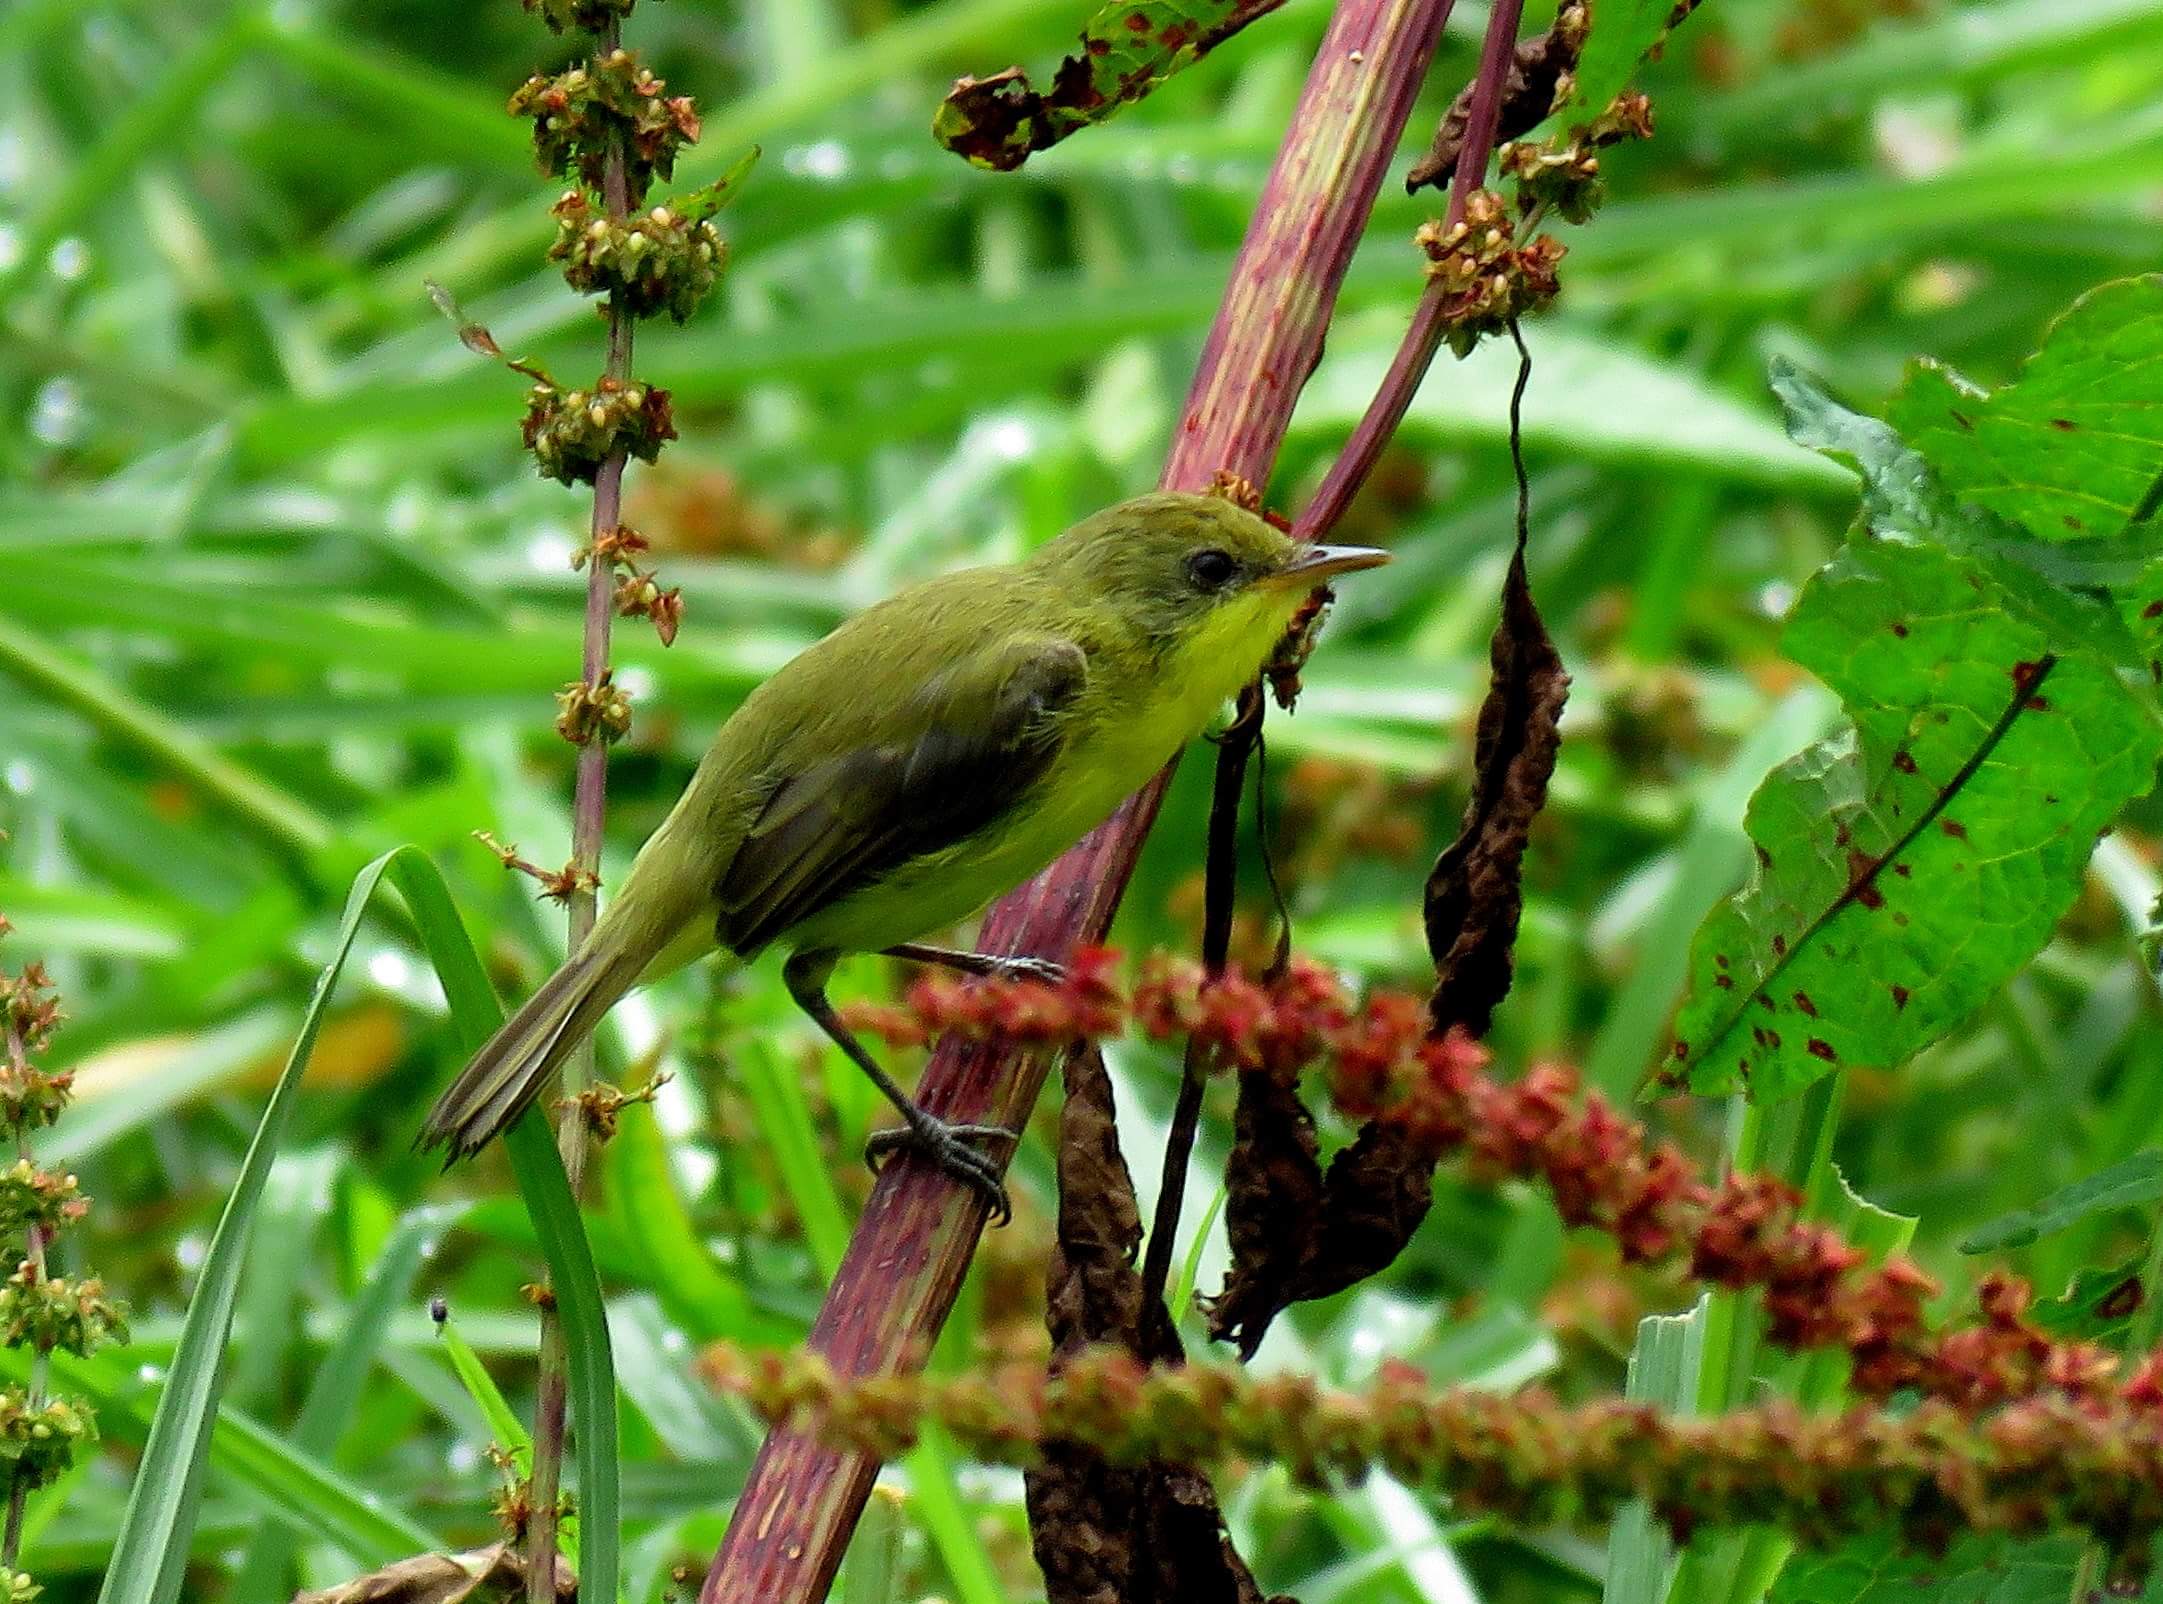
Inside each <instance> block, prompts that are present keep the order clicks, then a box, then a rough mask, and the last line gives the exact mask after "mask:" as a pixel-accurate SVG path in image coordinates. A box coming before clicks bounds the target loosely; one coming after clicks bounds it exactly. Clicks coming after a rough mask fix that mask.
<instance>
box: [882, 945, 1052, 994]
mask: <svg viewBox="0 0 2163 1604" xmlns="http://www.w3.org/2000/svg"><path fill="white" fill-rule="evenodd" d="M884 953H885V956H887V957H889V958H905V959H907V960H908V961H909V962H910V963H913V964H937V965H938V966H939V967H940V968H941V969H954V970H959V971H960V972H961V973H962V974H965V975H976V976H978V977H979V978H982V979H986V980H1041V981H1043V982H1044V983H1045V984H1046V985H1047V986H1056V985H1058V984H1059V982H1060V981H1062V980H1064V979H1066V965H1065V964H1062V963H1057V962H1054V961H1053V960H1052V959H1050V958H1008V957H1002V956H1001V955H999V954H997V953H990V952H957V951H956V950H955V949H953V948H952V947H927V946H925V945H924V944H923V943H922V942H920V941H904V942H902V943H901V944H900V945H899V946H894V947H887V948H885V949H884Z"/></svg>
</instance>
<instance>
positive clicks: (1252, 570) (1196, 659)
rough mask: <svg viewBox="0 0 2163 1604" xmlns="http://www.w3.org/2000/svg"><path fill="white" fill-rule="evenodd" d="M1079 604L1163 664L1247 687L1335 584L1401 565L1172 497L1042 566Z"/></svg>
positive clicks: (1078, 530)
mask: <svg viewBox="0 0 2163 1604" xmlns="http://www.w3.org/2000/svg"><path fill="white" fill-rule="evenodd" d="M1037 560H1038V562H1039V563H1041V564H1042V565H1043V566H1044V568H1045V569H1046V570H1047V571H1048V572H1049V573H1050V574H1051V576H1052V577H1053V580H1054V582H1055V583H1057V584H1058V585H1059V586H1060V587H1061V589H1062V590H1063V591H1065V592H1066V593H1067V594H1068V595H1070V596H1073V597H1075V598H1077V599H1080V600H1084V601H1086V603H1088V604H1089V605H1091V606H1093V607H1095V608H1098V609H1101V610H1103V611H1104V612H1105V613H1107V614H1116V615H1117V616H1118V618H1119V619H1120V621H1121V622H1122V623H1123V624H1124V625H1126V626H1127V627H1128V628H1130V629H1132V630H1134V631H1135V632H1136V633H1138V634H1139V635H1141V636H1142V637H1143V638H1144V639H1146V640H1147V641H1148V642H1149V643H1150V644H1151V646H1152V647H1153V648H1154V649H1155V652H1156V654H1157V655H1158V656H1159V658H1160V659H1172V658H1184V659H1187V660H1188V662H1189V663H1190V664H1192V665H1195V666H1200V665H1201V664H1203V663H1209V664H1211V665H1212V666H1215V665H1217V664H1219V663H1220V662H1221V665H1222V667H1223V669H1224V672H1225V677H1226V678H1227V679H1228V681H1229V682H1230V683H1233V684H1235V685H1237V684H1244V683H1245V682H1246V680H1248V679H1250V678H1252V677H1253V675H1254V674H1255V672H1256V671H1257V670H1259V669H1260V667H1261V665H1262V663H1263V662H1264V661H1265V660H1266V659H1267V658H1268V656H1269V654H1270V652H1271V651H1272V650H1274V649H1275V647H1276V644H1277V642H1278V640H1280V639H1281V638H1282V637H1283V635H1284V632H1285V630H1286V628H1287V627H1289V625H1290V624H1291V621H1292V615H1293V614H1295V613H1296V612H1298V611H1299V607H1300V604H1301V603H1302V602H1304V601H1305V600H1306V599H1307V597H1308V596H1309V595H1310V594H1311V593H1312V592H1313V591H1314V589H1315V588H1316V587H1317V586H1319V585H1323V584H1326V583H1328V581H1329V580H1330V578H1331V577H1332V576H1333V575H1336V574H1341V573H1348V572H1350V571H1351V570H1353V569H1356V568H1373V567H1375V566H1377V565H1378V564H1381V563H1386V562H1388V561H1389V553H1388V552H1386V551H1379V550H1376V549H1374V548H1372V547H1368V546H1317V545H1307V544H1303V543H1300V542H1297V541H1294V540H1293V539H1292V537H1291V536H1289V535H1287V534H1285V533H1284V532H1283V531H1282V530H1280V529H1277V528H1275V527H1274V526H1273V525H1271V524H1269V523H1267V522H1265V521H1264V520H1263V519H1261V518H1259V517H1257V516H1256V515H1255V514H1253V513H1251V512H1249V511H1247V510H1246V509H1245V508H1244V507H1241V506H1238V505H1236V504H1234V503H1232V502H1230V501H1227V500H1225V499H1224V498H1223V497H1222V496H1200V495H1185V494H1179V493H1175V492H1171V491H1160V492H1158V493H1156V494H1153V495H1147V496H1137V497H1135V498H1134V499H1133V500H1132V501H1123V502H1121V503H1119V505H1117V506H1116V507H1108V508H1106V509H1105V510H1104V511H1102V512H1100V513H1098V514H1096V515H1095V516H1094V517H1091V518H1086V519H1084V520H1082V522H1080V523H1078V524H1076V525H1075V526H1074V527H1073V528H1072V529H1069V530H1068V531H1067V532H1066V533H1065V534H1063V535H1061V536H1060V537H1059V538H1058V539H1057V540H1055V541H1053V542H1052V543H1051V544H1050V545H1048V546H1046V547H1045V548H1044V549H1043V550H1042V551H1041V552H1040V553H1039V554H1038V558H1037Z"/></svg>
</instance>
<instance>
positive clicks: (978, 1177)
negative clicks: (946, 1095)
mask: <svg viewBox="0 0 2163 1604" xmlns="http://www.w3.org/2000/svg"><path fill="white" fill-rule="evenodd" d="M904 1117H905V1118H907V1120H908V1122H907V1123H906V1124H904V1125H902V1126H900V1127H899V1128H897V1129H894V1130H886V1131H877V1132H874V1133H873V1135H872V1137H871V1139H870V1140H869V1141H867V1142H866V1143H864V1162H865V1163H867V1164H869V1165H870V1166H871V1171H872V1173H873V1174H874V1175H876V1174H877V1173H878V1172H879V1165H880V1161H881V1160H883V1159H885V1158H887V1157H888V1156H889V1155H891V1154H894V1153H897V1152H898V1153H914V1154H916V1155H918V1156H919V1157H921V1158H922V1159H924V1160H925V1161H926V1162H927V1163H930V1164H933V1165H936V1166H937V1167H938V1169H939V1170H940V1171H941V1172H942V1173H944V1174H946V1175H950V1176H952V1177H953V1178H954V1179H955V1180H957V1181H959V1182H961V1183H962V1184H963V1185H964V1186H969V1187H973V1188H975V1189H976V1190H977V1191H979V1192H981V1193H983V1194H984V1196H985V1198H986V1199H987V1200H988V1201H989V1202H990V1204H991V1223H992V1224H994V1225H1004V1224H1006V1223H1007V1221H1009V1220H1011V1219H1012V1218H1013V1217H1014V1205H1013V1203H1012V1202H1011V1201H1010V1200H1009V1199H1008V1197H1007V1195H1006V1183H1005V1181H1004V1180H1002V1179H1001V1177H1000V1170H999V1164H998V1161H997V1160H996V1159H994V1158H993V1157H992V1156H991V1155H990V1154H989V1153H985V1152H983V1151H981V1150H979V1149H977V1148H974V1147H971V1146H970V1145H969V1144H970V1143H971V1142H976V1141H988V1140H991V1139H993V1138H995V1137H996V1138H998V1139H1000V1140H1003V1141H1009V1142H1011V1141H1013V1140H1015V1133H1014V1132H1012V1131H1010V1130H1008V1129H1007V1128H1006V1127H1005V1126H1004V1125H956V1124H952V1123H949V1122H948V1121H946V1120H943V1119H940V1118H939V1117H938V1116H937V1115H936V1114H927V1113H925V1112H924V1111H923V1110H922V1109H916V1110H915V1111H914V1114H913V1117H911V1116H906V1115H905V1116H904Z"/></svg>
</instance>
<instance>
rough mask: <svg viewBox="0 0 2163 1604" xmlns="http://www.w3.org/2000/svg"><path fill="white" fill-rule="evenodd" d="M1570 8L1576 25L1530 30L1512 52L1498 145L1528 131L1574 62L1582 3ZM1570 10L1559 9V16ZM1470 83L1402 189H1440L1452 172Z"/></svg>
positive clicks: (1580, 39)
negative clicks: (1512, 58)
mask: <svg viewBox="0 0 2163 1604" xmlns="http://www.w3.org/2000/svg"><path fill="white" fill-rule="evenodd" d="M1570 11H1575V12H1578V13H1579V14H1580V18H1579V23H1578V25H1576V26H1569V25H1567V24H1566V22H1558V23H1557V24H1556V25H1555V26H1554V27H1553V28H1550V29H1549V30H1548V31H1547V32H1545V33H1542V34H1535V35H1534V36H1533V37H1532V38H1530V39H1527V40H1524V41H1523V42H1522V43H1520V44H1519V45H1518V46H1517V54H1516V57H1515V59H1514V60H1513V61H1512V62H1511V64H1510V76H1509V81H1508V82H1507V83H1505V84H1504V85H1503V86H1502V109H1501V116H1500V118H1499V120H1498V121H1497V123H1496V125H1495V143H1496V144H1497V145H1498V146H1499V145H1502V144H1504V143H1506V142H1507V141H1509V140H1512V139H1515V138H1516V137H1517V136H1518V135H1519V134H1526V133H1530V132H1531V131H1532V130H1533V129H1534V128H1537V127H1538V126H1539V125H1540V123H1541V122H1542V121H1543V120H1544V119H1545V118H1546V116H1547V114H1548V113H1549V112H1550V111H1552V110H1553V109H1554V104H1555V88H1556V86H1557V85H1558V84H1559V83H1560V82H1561V81H1562V75H1563V74H1564V73H1566V72H1568V71H1569V70H1570V69H1571V68H1573V67H1575V66H1576V65H1577V52H1578V50H1579V49H1580V48H1581V47H1582V46H1583V44H1584V39H1585V35H1584V29H1583V26H1582V15H1581V13H1582V8H1581V7H1572V8H1570ZM1570 11H1566V12H1565V13H1564V17H1565V19H1567V18H1568V16H1569V15H1570ZM1473 87H1474V86H1473V85H1471V84H1466V85H1465V87H1464V88H1463V89H1462V90H1460V91H1459V92H1458V95H1457V98H1456V99H1455V100H1453V101H1451V102H1450V106H1449V110H1448V111H1446V112H1444V113H1443V114H1442V122H1441V125H1440V126H1439V127H1437V128H1436V129H1435V135H1434V144H1433V145H1432V146H1431V147H1430V148H1429V150H1428V152H1427V154H1426V155H1424V156H1422V157H1421V158H1420V159H1419V160H1418V161H1416V162H1414V163H1413V164H1412V170H1411V171H1410V172H1408V173H1406V174H1405V178H1404V187H1405V192H1406V193H1407V194H1417V193H1418V192H1419V191H1420V190H1421V189H1422V188H1423V187H1425V186H1426V185H1429V184H1432V185H1433V186H1434V187H1435V188H1436V189H1446V188H1448V187H1449V184H1450V181H1451V180H1452V179H1453V178H1455V177H1456V176H1457V157H1458V154H1459V153H1460V152H1461V151H1462V150H1463V149H1464V143H1465V129H1466V128H1467V126H1469V124H1470V123H1471V120H1472V90H1473ZM1474 182H1475V183H1476V182H1478V180H1477V179H1475V180H1474Z"/></svg>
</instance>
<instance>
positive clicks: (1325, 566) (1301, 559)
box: [1271, 546, 1390, 585]
mask: <svg viewBox="0 0 2163 1604" xmlns="http://www.w3.org/2000/svg"><path fill="white" fill-rule="evenodd" d="M1389 555H1390V554H1389V553H1388V552H1386V551H1383V550H1382V549H1381V548H1380V547H1377V546H1304V547H1302V548H1301V549H1300V550H1299V551H1297V552H1295V553H1293V556H1292V560H1291V561H1290V562H1288V563H1286V564H1285V565H1284V566H1283V567H1282V568H1280V569H1278V570H1277V572H1276V573H1275V574H1274V575H1272V576H1271V577H1272V578H1273V579H1274V580H1276V581H1277V582H1279V583H1282V584H1287V585H1319V584H1322V583H1323V582H1324V581H1326V580H1327V579H1329V578H1330V577H1331V576H1332V575H1334V574H1349V573H1351V572H1353V571H1354V570H1355V569H1360V568H1379V567H1381V566H1382V565H1383V564H1384V563H1386V562H1388V561H1389Z"/></svg>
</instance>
